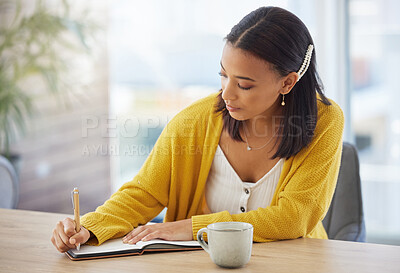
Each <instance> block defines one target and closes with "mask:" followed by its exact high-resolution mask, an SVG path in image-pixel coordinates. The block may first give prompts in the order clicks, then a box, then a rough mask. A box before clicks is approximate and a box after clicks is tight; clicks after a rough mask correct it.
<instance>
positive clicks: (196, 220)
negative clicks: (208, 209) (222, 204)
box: [192, 211, 232, 240]
mask: <svg viewBox="0 0 400 273" xmlns="http://www.w3.org/2000/svg"><path fill="white" fill-rule="evenodd" d="M230 221H232V218H231V215H230V214H229V212H228V211H221V212H217V213H212V214H203V215H195V216H192V231H193V240H197V232H198V231H199V230H200V229H202V228H205V227H207V226H208V225H210V224H213V223H218V222H230ZM206 238H207V236H206V234H204V239H206Z"/></svg>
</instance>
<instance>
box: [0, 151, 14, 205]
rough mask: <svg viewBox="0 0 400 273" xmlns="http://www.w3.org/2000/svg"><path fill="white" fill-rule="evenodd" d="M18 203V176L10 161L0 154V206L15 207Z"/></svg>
mask: <svg viewBox="0 0 400 273" xmlns="http://www.w3.org/2000/svg"><path fill="white" fill-rule="evenodd" d="M17 204H18V177H17V174H16V173H15V170H14V168H13V166H12V165H11V163H10V162H9V161H8V160H7V159H6V158H5V157H4V156H1V155H0V208H6V209H15V208H16V207H17Z"/></svg>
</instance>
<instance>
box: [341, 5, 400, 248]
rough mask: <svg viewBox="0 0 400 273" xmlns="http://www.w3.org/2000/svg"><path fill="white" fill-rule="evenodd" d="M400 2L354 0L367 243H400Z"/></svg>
mask: <svg viewBox="0 0 400 273" xmlns="http://www.w3.org/2000/svg"><path fill="white" fill-rule="evenodd" d="M399 10H400V2H399V1H396V0H385V1H378V0H350V1H349V15H350V21H349V23H350V24H349V31H350V32H349V33H350V58H351V68H352V70H351V83H352V90H351V98H352V99H351V109H352V111H351V117H352V123H351V125H352V129H353V134H354V139H355V143H356V145H357V148H358V151H359V156H360V163H361V168H360V172H361V180H362V190H363V201H364V212H365V219H366V228H367V241H369V242H379V243H390V244H400V198H399V194H400V110H399V106H398V102H399V99H400V92H399V91H400V90H399V84H398V75H399V72H400V69H399V63H400V50H399V49H400V17H399V16H398V11H399Z"/></svg>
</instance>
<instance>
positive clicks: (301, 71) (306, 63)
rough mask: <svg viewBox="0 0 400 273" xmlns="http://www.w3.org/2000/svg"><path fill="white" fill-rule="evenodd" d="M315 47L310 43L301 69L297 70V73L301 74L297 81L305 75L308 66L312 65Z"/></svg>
mask: <svg viewBox="0 0 400 273" xmlns="http://www.w3.org/2000/svg"><path fill="white" fill-rule="evenodd" d="M313 49H314V46H313V45H312V44H310V45H308V48H307V52H306V56H304V61H303V64H302V65H301V67H300V69H299V71H297V74H299V78H298V79H297V81H299V80H300V79H301V77H303V75H304V74H305V73H306V71H307V69H308V66H309V65H310V62H311V57H312V52H313Z"/></svg>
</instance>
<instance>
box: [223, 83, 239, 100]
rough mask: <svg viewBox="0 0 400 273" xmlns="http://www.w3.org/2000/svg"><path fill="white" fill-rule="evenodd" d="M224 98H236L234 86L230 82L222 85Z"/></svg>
mask: <svg viewBox="0 0 400 273" xmlns="http://www.w3.org/2000/svg"><path fill="white" fill-rule="evenodd" d="M222 99H223V100H225V101H232V100H235V99H236V94H235V89H234V88H232V86H231V84H229V82H227V83H226V85H225V86H222Z"/></svg>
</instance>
